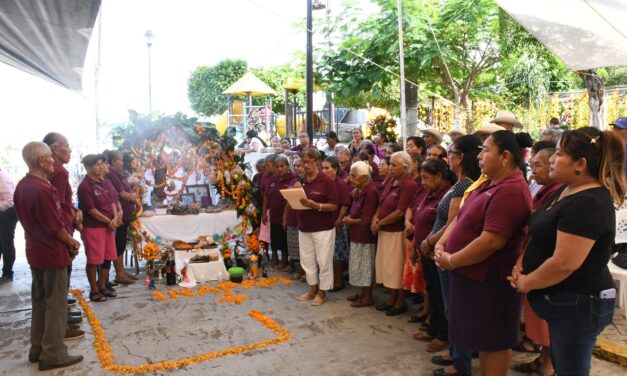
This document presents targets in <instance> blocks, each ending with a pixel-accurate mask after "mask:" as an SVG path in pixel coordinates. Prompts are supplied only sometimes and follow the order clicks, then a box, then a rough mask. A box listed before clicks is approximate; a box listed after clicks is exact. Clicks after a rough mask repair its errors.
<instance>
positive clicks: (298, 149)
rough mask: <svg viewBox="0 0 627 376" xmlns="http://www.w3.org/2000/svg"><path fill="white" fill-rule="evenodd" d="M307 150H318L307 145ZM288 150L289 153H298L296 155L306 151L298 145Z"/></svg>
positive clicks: (313, 146)
mask: <svg viewBox="0 0 627 376" xmlns="http://www.w3.org/2000/svg"><path fill="white" fill-rule="evenodd" d="M307 149H314V150H318V148H317V147H316V146H315V145H309V146H307ZM290 150H291V151H296V152H298V154H303V150H306V149H303V145H301V144H298V145H296V146H294V147H293V148H291V149H290Z"/></svg>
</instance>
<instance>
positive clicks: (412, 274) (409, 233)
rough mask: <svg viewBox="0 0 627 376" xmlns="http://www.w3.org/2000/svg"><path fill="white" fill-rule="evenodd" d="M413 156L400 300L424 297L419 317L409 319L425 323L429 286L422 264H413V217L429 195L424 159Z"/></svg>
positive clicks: (427, 312) (414, 316) (416, 155)
mask: <svg viewBox="0 0 627 376" xmlns="http://www.w3.org/2000/svg"><path fill="white" fill-rule="evenodd" d="M410 156H411V177H412V179H414V181H415V182H416V186H417V189H416V195H415V196H414V199H413V200H412V203H411V205H410V206H409V207H408V208H407V211H405V238H406V240H407V241H406V242H405V265H404V267H403V288H402V289H401V290H400V291H399V299H401V300H403V301H404V299H405V296H406V295H407V293H408V292H411V293H417V294H420V295H421V296H422V301H423V304H422V310H421V312H419V313H418V315H413V316H411V317H410V318H409V322H414V323H415V322H423V321H425V320H426V319H427V317H428V316H429V295H428V294H427V284H426V282H425V278H424V276H423V272H422V263H412V262H411V255H412V254H413V253H415V250H414V247H413V246H412V240H413V239H414V226H413V220H412V218H413V215H414V210H415V209H416V206H417V205H418V204H419V203H420V201H421V200H422V198H423V197H424V196H425V195H426V194H427V193H428V192H427V190H426V189H425V187H424V186H423V185H422V178H421V177H420V166H421V164H422V161H423V158H422V155H420V154H410Z"/></svg>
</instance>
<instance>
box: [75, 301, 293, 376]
mask: <svg viewBox="0 0 627 376" xmlns="http://www.w3.org/2000/svg"><path fill="white" fill-rule="evenodd" d="M170 291H173V290H170ZM70 293H72V294H73V295H74V296H75V297H76V300H77V301H78V303H79V304H80V305H81V308H82V309H83V312H84V313H85V317H86V318H87V321H88V322H89V325H91V328H92V331H93V334H94V348H95V350H96V355H97V356H98V360H100V364H101V365H102V367H103V368H104V369H106V370H108V371H111V372H117V373H146V372H156V371H163V370H167V369H174V368H181V367H185V366H188V365H192V364H196V363H201V362H205V361H208V360H213V359H216V358H221V357H224V356H229V355H236V354H241V353H243V352H248V351H253V350H258V349H263V348H266V347H268V346H271V345H276V344H279V343H282V342H286V341H289V340H290V339H291V338H292V336H291V334H290V332H289V331H288V330H287V329H285V328H283V327H282V326H281V325H279V324H277V323H276V321H274V320H273V319H271V318H270V317H268V316H266V315H264V314H263V313H261V312H259V311H256V310H250V311H248V315H249V316H250V317H251V318H252V319H253V320H256V321H257V322H259V323H261V324H262V325H263V326H264V327H266V328H267V329H269V330H271V331H273V332H274V333H275V334H276V337H275V338H272V339H268V340H263V341H259V342H255V343H251V344H248V345H241V346H234V347H231V348H228V349H225V350H220V351H211V352H208V353H205V354H200V355H196V356H193V357H187V358H182V359H179V360H165V361H162V362H158V363H151V364H145V365H141V366H125V365H122V364H117V363H115V361H114V358H115V355H113V350H112V349H111V345H110V344H109V342H108V341H107V338H106V337H105V333H104V329H103V328H102V324H101V323H100V321H99V320H98V318H97V317H96V314H95V313H94V311H93V310H92V308H91V305H90V304H89V303H88V302H87V301H86V300H85V299H84V298H83V292H82V291H80V290H74V289H73V290H70ZM175 294H176V293H175Z"/></svg>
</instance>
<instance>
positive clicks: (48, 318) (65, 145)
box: [0, 133, 141, 370]
mask: <svg viewBox="0 0 627 376" xmlns="http://www.w3.org/2000/svg"><path fill="white" fill-rule="evenodd" d="M71 153H72V150H71V148H70V145H69V142H68V140H67V138H66V137H65V136H63V135H61V134H59V133H49V134H47V135H46V136H45V137H44V139H43V141H42V142H37V141H34V142H30V143H28V144H27V145H26V146H24V148H23V150H22V156H23V159H24V161H25V162H26V165H27V166H28V173H27V175H26V176H25V177H24V178H22V179H21V180H20V181H19V182H18V184H17V185H14V184H13V182H12V181H11V180H10V178H8V176H7V175H6V174H2V175H1V179H0V187H1V188H0V191H1V192H2V193H1V194H0V197H2V200H1V202H2V205H5V206H7V209H4V210H3V211H2V213H1V216H2V217H3V222H2V231H3V232H4V231H6V232H7V236H6V243H5V238H3V243H2V250H3V261H4V265H3V266H4V268H5V269H4V273H3V280H2V281H1V282H2V283H8V282H11V281H12V279H13V271H12V267H13V261H14V259H15V247H14V239H13V237H14V232H15V222H16V221H17V219H19V221H20V223H21V225H22V227H23V228H24V232H25V240H26V258H27V261H28V263H29V265H30V267H31V272H32V311H33V314H32V323H31V347H30V350H29V355H28V359H29V361H30V362H33V363H38V366H39V369H40V370H48V369H54V368H59V367H66V366H69V365H72V364H75V363H78V362H80V361H81V360H82V359H83V358H82V356H80V355H69V354H68V352H67V346H66V345H65V344H64V343H63V342H64V341H67V340H73V339H78V338H82V337H84V332H83V331H82V330H80V323H81V322H82V313H81V312H80V311H73V310H71V309H70V307H71V306H72V305H75V304H76V300H75V299H74V298H68V295H67V294H68V288H69V284H70V277H71V273H72V261H73V260H74V258H75V256H76V255H77V253H78V250H79V248H80V243H79V242H78V241H77V240H76V239H74V237H73V234H74V232H75V231H79V232H80V238H81V240H82V243H83V246H84V250H85V255H86V259H87V265H86V272H87V279H88V282H89V286H90V292H89V297H90V300H91V301H92V302H104V301H106V300H107V299H108V298H114V297H116V296H117V293H116V291H115V287H116V286H118V285H119V284H131V283H134V282H135V280H137V278H138V277H137V276H136V275H134V274H131V273H129V272H127V271H126V270H125V269H124V264H123V254H124V252H125V250H126V246H127V237H128V229H129V225H130V219H131V215H132V213H133V211H134V210H135V209H136V208H137V207H139V206H141V197H139V195H138V194H137V193H136V192H134V191H133V190H132V189H131V187H130V184H129V183H128V179H127V176H125V175H124V165H125V162H126V163H128V161H124V160H123V155H122V154H121V153H119V152H117V151H105V152H104V153H103V154H89V155H86V156H84V157H83V159H82V161H81V162H82V164H83V165H84V167H85V171H86V175H85V177H84V178H83V180H82V182H81V183H80V185H79V187H78V191H77V197H78V202H77V203H76V205H75V203H74V202H73V193H72V188H71V184H70V180H69V172H68V171H67V169H65V167H64V164H67V163H68V162H69V161H70V158H71ZM5 215H6V223H10V226H7V227H5V222H4V221H5V219H4V216H5ZM13 218H15V220H14V219H13ZM5 244H10V247H8V246H6V247H5ZM112 264H113V266H114V268H115V271H116V276H115V279H114V280H113V281H111V280H110V277H109V270H110V268H111V265H112Z"/></svg>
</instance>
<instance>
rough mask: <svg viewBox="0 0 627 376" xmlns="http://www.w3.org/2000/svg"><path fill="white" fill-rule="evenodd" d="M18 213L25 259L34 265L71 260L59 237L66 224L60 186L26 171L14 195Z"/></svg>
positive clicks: (51, 265) (55, 264) (41, 266)
mask: <svg viewBox="0 0 627 376" xmlns="http://www.w3.org/2000/svg"><path fill="white" fill-rule="evenodd" d="M13 201H14V202H15V211H16V213H17V217H18V218H19V220H20V223H21V224H22V227H24V234H25V238H26V259H27V260H28V264H29V265H30V266H31V267H33V268H35V269H61V268H65V267H67V266H68V265H70V264H71V262H72V259H71V257H70V253H69V250H68V246H67V245H66V244H65V243H63V242H61V241H60V240H59V239H57V234H58V233H59V231H61V229H63V228H65V227H66V226H65V224H64V221H63V217H64V216H63V211H62V209H61V202H60V201H59V195H58V193H57V190H56V189H55V188H54V187H53V186H52V184H50V183H49V182H48V181H47V180H44V179H41V178H38V177H36V176H32V175H28V174H27V175H26V176H25V177H24V178H23V179H22V180H20V182H19V183H17V186H16V187H15V193H14V196H13Z"/></svg>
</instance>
